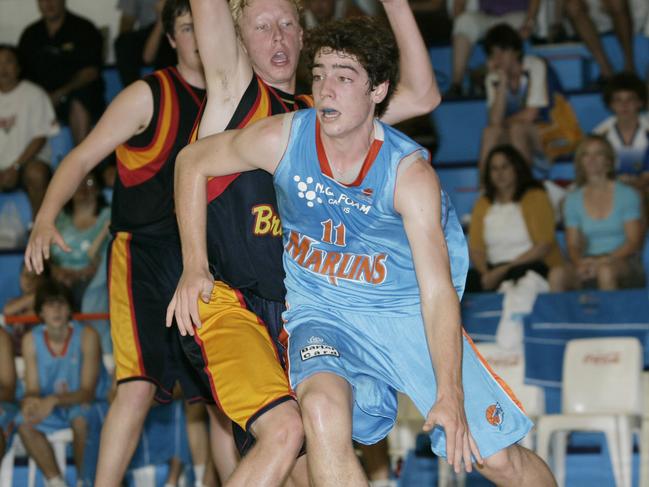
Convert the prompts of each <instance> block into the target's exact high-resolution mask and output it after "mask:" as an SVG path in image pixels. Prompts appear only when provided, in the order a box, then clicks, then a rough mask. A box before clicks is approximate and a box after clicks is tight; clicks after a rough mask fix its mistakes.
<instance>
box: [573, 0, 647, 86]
mask: <svg viewBox="0 0 649 487" xmlns="http://www.w3.org/2000/svg"><path fill="white" fill-rule="evenodd" d="M633 3H634V7H635V6H636V5H635V4H637V7H638V8H637V9H635V8H634V15H635V16H638V17H641V16H642V17H643V18H644V16H643V14H642V13H641V10H643V9H644V14H645V15H646V11H647V9H646V7H647V5H646V4H647V2H646V0H640V1H638V2H633ZM643 4H644V5H643ZM565 12H566V15H567V16H568V18H569V19H570V22H571V23H572V25H573V27H574V28H575V31H577V35H579V37H580V38H581V40H582V41H584V44H586V47H587V48H588V49H589V50H590V52H591V53H592V54H593V57H594V58H595V62H597V64H598V65H599V69H600V73H601V80H602V81H603V80H605V79H607V78H610V77H611V76H613V73H614V70H613V66H612V65H611V62H610V60H609V59H608V57H607V56H606V53H605V52H604V48H603V46H602V42H601V40H600V38H599V32H598V30H599V31H600V32H603V31H606V30H609V28H610V26H609V25H608V23H609V22H607V21H608V20H609V19H606V17H610V20H611V21H612V23H613V29H614V30H615V34H616V35H617V38H618V40H619V41H620V46H621V47H622V53H623V55H624V70H625V71H628V72H632V73H633V72H635V63H634V61H633V32H634V27H633V17H632V16H631V10H630V8H629V0H565ZM602 17H604V18H603V19H602ZM596 24H597V25H596Z"/></svg>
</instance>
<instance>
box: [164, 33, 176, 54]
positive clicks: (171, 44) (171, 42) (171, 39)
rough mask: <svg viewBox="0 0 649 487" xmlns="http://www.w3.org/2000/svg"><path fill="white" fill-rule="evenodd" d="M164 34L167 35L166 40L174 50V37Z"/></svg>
mask: <svg viewBox="0 0 649 487" xmlns="http://www.w3.org/2000/svg"><path fill="white" fill-rule="evenodd" d="M165 36H166V37H167V40H168V41H169V45H170V46H171V47H172V48H173V49H174V50H175V49H176V41H175V39H174V38H173V37H171V35H169V34H165Z"/></svg>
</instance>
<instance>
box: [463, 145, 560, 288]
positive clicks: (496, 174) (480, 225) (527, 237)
mask: <svg viewBox="0 0 649 487" xmlns="http://www.w3.org/2000/svg"><path fill="white" fill-rule="evenodd" d="M483 186H484V194H483V195H482V196H481V197H480V199H478V201H477V202H476V205H475V207H474V208H473V212H472V215H471V226H470V229H469V252H470V255H471V261H472V263H473V268H472V269H471V270H470V271H469V276H468V277H467V291H469V292H471V291H473V292H476V291H494V290H496V289H497V288H498V287H499V285H500V283H501V282H503V281H506V280H509V279H513V280H517V279H518V278H520V277H523V276H524V275H525V274H526V272H527V271H528V270H533V271H535V272H536V273H537V274H539V275H541V276H542V277H546V276H547V274H548V271H549V269H550V268H551V267H554V266H557V265H561V261H562V259H561V252H560V250H559V247H558V245H557V242H556V239H555V220H554V213H553V211H552V205H551V204H550V200H549V198H548V196H547V194H546V192H545V190H544V189H543V185H542V184H541V183H540V182H538V181H536V180H535V179H534V178H533V176H532V173H531V170H530V168H529V166H528V164H527V163H526V162H525V159H524V158H523V156H522V155H521V153H520V152H518V151H517V150H516V149H515V148H514V147H512V146H511V145H500V146H497V147H494V148H493V149H492V150H491V152H490V153H489V155H488V156H487V159H486V162H485V170H484V175H483Z"/></svg>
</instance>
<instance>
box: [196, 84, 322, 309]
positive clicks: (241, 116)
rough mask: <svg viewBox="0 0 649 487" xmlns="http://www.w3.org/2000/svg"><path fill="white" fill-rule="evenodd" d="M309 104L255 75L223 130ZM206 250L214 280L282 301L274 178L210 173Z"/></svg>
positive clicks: (310, 101) (310, 103)
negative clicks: (219, 175)
mask: <svg viewBox="0 0 649 487" xmlns="http://www.w3.org/2000/svg"><path fill="white" fill-rule="evenodd" d="M311 106H313V99H312V97H311V96H305V95H298V96H294V95H289V94H287V93H284V92H281V91H279V90H277V89H275V88H273V87H271V86H268V85H267V84H266V83H264V82H263V81H262V80H261V78H259V77H258V76H256V75H254V76H253V77H252V80H251V81H250V84H249V85H248V88H247V89H246V92H245V93H244V95H243V97H242V99H241V101H240V102H239V105H238V107H237V110H236V111H235V113H234V115H233V116H232V119H231V120H230V123H229V124H228V127H227V129H235V128H242V127H245V126H246V125H249V124H250V123H252V122H254V121H256V120H259V119H262V118H265V117H269V116H271V115H278V114H281V113H288V112H291V111H294V110H298V109H300V108H308V107H311ZM207 199H208V206H207V253H208V258H209V262H210V269H211V271H212V273H213V274H214V276H215V278H216V279H219V280H222V281H224V282H226V283H227V284H229V285H230V286H232V287H234V288H236V289H243V290H248V291H251V292H253V293H254V294H256V295H258V296H260V297H262V298H264V299H268V300H272V301H280V302H283V301H284V294H285V290H284V282H283V281H284V269H283V267H282V251H283V247H282V225H281V222H280V219H279V214H278V212H277V203H276V202H275V189H274V188H273V177H272V175H270V174H269V173H267V172H266V171H262V170H257V171H250V172H245V173H239V174H234V175H230V176H224V177H218V178H212V179H210V180H209V181H208V184H207Z"/></svg>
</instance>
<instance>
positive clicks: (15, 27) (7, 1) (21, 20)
mask: <svg viewBox="0 0 649 487" xmlns="http://www.w3.org/2000/svg"><path fill="white" fill-rule="evenodd" d="M116 4H117V0H67V8H68V10H71V11H72V12H75V13H76V14H78V15H81V16H83V17H86V18H87V19H89V20H91V21H92V22H93V23H94V24H95V25H96V26H97V28H100V29H101V28H102V27H107V28H108V31H109V36H110V43H109V46H108V47H109V51H108V57H107V59H106V62H108V63H112V62H113V59H114V57H113V52H112V51H113V40H114V39H115V35H116V33H117V27H118V24H119V12H118V11H117V9H116V8H115V5H116ZM38 18H39V12H38V7H37V3H36V0H0V42H3V43H10V44H17V43H18V39H19V38H20V34H21V32H22V31H23V29H24V28H25V27H26V26H27V25H29V24H30V23H32V22H34V21H35V20H38Z"/></svg>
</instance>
